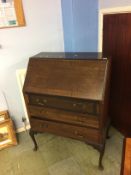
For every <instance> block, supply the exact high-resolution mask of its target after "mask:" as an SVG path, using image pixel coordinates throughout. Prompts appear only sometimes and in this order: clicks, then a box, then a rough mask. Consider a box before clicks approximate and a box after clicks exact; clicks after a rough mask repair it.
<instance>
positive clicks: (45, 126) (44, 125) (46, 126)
mask: <svg viewBox="0 0 131 175" xmlns="http://www.w3.org/2000/svg"><path fill="white" fill-rule="evenodd" d="M40 128H48V124H45V123H44V124H41V125H40Z"/></svg>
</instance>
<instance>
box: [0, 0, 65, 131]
mask: <svg viewBox="0 0 131 175" xmlns="http://www.w3.org/2000/svg"><path fill="white" fill-rule="evenodd" d="M22 2H23V7H24V14H25V19H26V26H25V27H18V28H10V29H0V45H2V48H1V49H0V89H2V91H3V92H4V93H5V96H6V98H7V103H8V107H9V111H10V114H11V116H12V117H13V119H14V120H15V123H16V126H17V128H19V127H21V126H22V125H23V124H22V122H21V117H22V116H23V115H24V112H23V107H22V103H21V99H20V94H19V91H18V85H17V80H16V70H17V69H21V68H25V67H26V66H27V63H28V58H29V57H30V56H32V55H34V54H36V53H38V52H41V51H64V44H63V43H64V41H63V27H62V16H61V0H33V1H32V0H23V1H22Z"/></svg>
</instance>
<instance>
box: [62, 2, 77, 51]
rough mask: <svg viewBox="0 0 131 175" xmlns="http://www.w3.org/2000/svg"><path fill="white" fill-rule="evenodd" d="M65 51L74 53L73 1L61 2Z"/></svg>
mask: <svg viewBox="0 0 131 175" xmlns="http://www.w3.org/2000/svg"><path fill="white" fill-rule="evenodd" d="M61 5H62V18H63V19H62V21H63V33H64V46H65V51H73V36H74V33H73V14H72V0H61Z"/></svg>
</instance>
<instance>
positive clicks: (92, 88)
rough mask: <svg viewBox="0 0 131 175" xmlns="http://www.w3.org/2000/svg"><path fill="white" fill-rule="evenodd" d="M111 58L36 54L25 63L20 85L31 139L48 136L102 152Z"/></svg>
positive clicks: (100, 165)
mask: <svg viewBox="0 0 131 175" xmlns="http://www.w3.org/2000/svg"><path fill="white" fill-rule="evenodd" d="M109 84H110V60H109V59H102V58H99V57H92V56H91V55H90V56H89V54H88V53H40V54H38V55H36V56H33V57H31V58H30V60H29V64H28V69H27V74H26V79H25V83H24V87H23V93H24V98H25V103H26V107H27V111H28V115H29V120H30V124H31V129H30V136H31V138H32V140H33V142H34V146H35V147H34V149H35V150H37V143H36V140H35V137H34V134H36V133H37V132H49V133H53V134H57V135H60V136H65V137H70V138H74V139H78V140H82V141H85V142H86V143H88V144H91V145H92V146H94V147H95V148H96V149H98V150H99V151H100V157H99V167H100V168H101V169H102V168H103V166H102V157H103V154H104V148H105V140H106V134H107V130H108V125H109V117H108V96H109Z"/></svg>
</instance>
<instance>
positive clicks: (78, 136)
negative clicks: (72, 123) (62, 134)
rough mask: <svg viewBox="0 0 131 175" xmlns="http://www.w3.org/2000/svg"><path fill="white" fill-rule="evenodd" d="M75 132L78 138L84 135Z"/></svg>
mask: <svg viewBox="0 0 131 175" xmlns="http://www.w3.org/2000/svg"><path fill="white" fill-rule="evenodd" d="M75 134H76V135H77V136H78V137H80V138H83V137H84V136H83V135H80V134H79V133H78V131H75Z"/></svg>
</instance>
